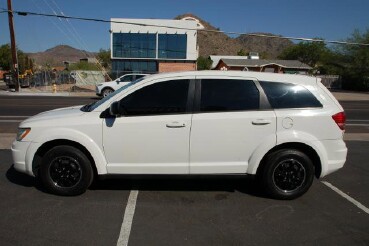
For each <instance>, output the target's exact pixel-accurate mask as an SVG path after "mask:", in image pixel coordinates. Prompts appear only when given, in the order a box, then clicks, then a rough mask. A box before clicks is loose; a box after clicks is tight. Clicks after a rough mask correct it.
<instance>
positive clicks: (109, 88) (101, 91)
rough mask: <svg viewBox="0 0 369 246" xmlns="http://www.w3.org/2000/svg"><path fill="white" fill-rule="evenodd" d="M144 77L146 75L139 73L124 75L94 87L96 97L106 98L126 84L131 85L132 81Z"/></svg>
mask: <svg viewBox="0 0 369 246" xmlns="http://www.w3.org/2000/svg"><path fill="white" fill-rule="evenodd" d="M146 75H147V74H141V73H132V74H125V75H123V76H121V77H119V78H117V79H115V80H113V81H109V82H104V83H100V84H98V85H96V95H98V96H100V97H106V96H107V95H109V94H110V93H112V92H114V91H116V90H118V89H119V88H121V87H123V86H125V85H127V84H128V83H131V82H132V81H134V80H136V79H140V78H142V77H144V76H146Z"/></svg>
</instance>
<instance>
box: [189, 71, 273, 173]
mask: <svg viewBox="0 0 369 246" xmlns="http://www.w3.org/2000/svg"><path fill="white" fill-rule="evenodd" d="M196 79H197V84H196V100H195V111H194V115H193V118H192V128H191V144H190V173H192V174H196V173H246V170H247V166H248V161H249V160H250V158H251V156H252V154H253V152H254V151H255V149H256V148H257V147H258V146H259V145H261V144H262V143H263V142H264V141H272V142H273V143H275V141H276V117H275V114H274V112H273V110H271V109H270V108H268V106H267V105H266V104H265V103H264V102H265V96H264V94H262V95H261V96H260V93H259V90H260V91H262V89H260V85H259V84H258V83H257V82H256V81H254V79H253V78H250V79H245V78H242V77H240V78H237V77H233V78H227V77H223V78H222V77H221V76H216V77H209V76H197V77H196Z"/></svg>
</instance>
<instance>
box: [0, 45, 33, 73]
mask: <svg viewBox="0 0 369 246" xmlns="http://www.w3.org/2000/svg"><path fill="white" fill-rule="evenodd" d="M17 55H18V70H19V73H23V72H24V71H25V70H27V69H33V61H32V59H30V58H29V57H28V55H26V54H25V53H24V52H23V51H22V50H20V49H17ZM0 67H2V68H3V69H4V70H11V68H12V53H11V49H10V45H9V44H4V45H2V46H0Z"/></svg>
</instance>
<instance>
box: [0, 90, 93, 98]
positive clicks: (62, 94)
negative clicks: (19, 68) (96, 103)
mask: <svg viewBox="0 0 369 246" xmlns="http://www.w3.org/2000/svg"><path fill="white" fill-rule="evenodd" d="M0 95H4V96H48V97H52V96H54V97H97V96H96V94H95V93H93V92H56V93H52V92H12V91H0Z"/></svg>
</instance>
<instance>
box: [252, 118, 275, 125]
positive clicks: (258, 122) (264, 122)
mask: <svg viewBox="0 0 369 246" xmlns="http://www.w3.org/2000/svg"><path fill="white" fill-rule="evenodd" d="M270 123H272V122H271V121H270V120H265V119H257V120H253V121H252V124H253V125H255V126H263V125H269V124H270Z"/></svg>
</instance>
